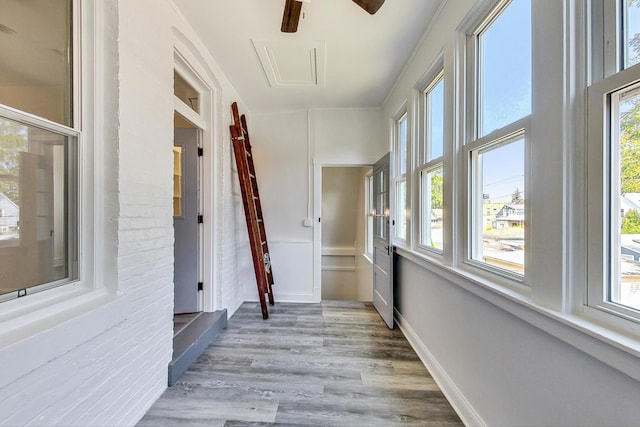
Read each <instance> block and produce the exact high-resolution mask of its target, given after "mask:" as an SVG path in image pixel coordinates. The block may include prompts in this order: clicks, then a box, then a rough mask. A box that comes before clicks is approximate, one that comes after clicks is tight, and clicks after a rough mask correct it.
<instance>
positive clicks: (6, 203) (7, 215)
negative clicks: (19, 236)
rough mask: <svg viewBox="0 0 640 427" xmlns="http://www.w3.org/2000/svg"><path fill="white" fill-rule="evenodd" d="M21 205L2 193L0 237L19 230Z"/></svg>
mask: <svg viewBox="0 0 640 427" xmlns="http://www.w3.org/2000/svg"><path fill="white" fill-rule="evenodd" d="M19 222H20V207H19V206H18V205H16V204H15V203H13V202H12V201H11V199H9V198H8V197H7V196H5V195H4V193H0V239H2V236H3V235H8V234H9V235H11V234H14V233H16V232H17V231H18V224H19Z"/></svg>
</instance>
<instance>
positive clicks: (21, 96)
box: [0, 0, 73, 126]
mask: <svg viewBox="0 0 640 427" xmlns="http://www.w3.org/2000/svg"><path fill="white" fill-rule="evenodd" d="M24 3H25V2H24V0H3V1H2V14H1V16H0V31H1V32H0V58H2V61H0V75H1V76H2V78H1V79H0V104H3V105H7V106H9V107H12V108H15V109H18V110H21V111H24V112H27V113H31V114H34V115H36V116H39V117H43V118H45V119H48V120H51V121H53V122H56V123H60V124H63V125H66V126H72V125H73V119H72V99H73V89H72V83H71V82H72V66H73V64H72V61H71V58H72V57H73V56H72V51H71V50H72V13H71V4H72V0H48V1H38V2H30V3H29V6H28V7H25V4H24Z"/></svg>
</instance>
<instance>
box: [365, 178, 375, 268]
mask: <svg viewBox="0 0 640 427" xmlns="http://www.w3.org/2000/svg"><path fill="white" fill-rule="evenodd" d="M373 200H374V197H373V175H371V176H369V177H367V248H366V250H365V251H366V253H367V254H369V255H371V254H372V253H373V218H374V215H375V206H374V205H373Z"/></svg>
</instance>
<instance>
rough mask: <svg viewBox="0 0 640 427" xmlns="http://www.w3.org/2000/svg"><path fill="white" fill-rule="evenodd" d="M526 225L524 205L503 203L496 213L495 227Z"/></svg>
mask: <svg viewBox="0 0 640 427" xmlns="http://www.w3.org/2000/svg"><path fill="white" fill-rule="evenodd" d="M509 227H524V205H503V206H502V207H501V208H500V210H499V211H498V212H497V213H496V216H495V220H494V221H493V228H509Z"/></svg>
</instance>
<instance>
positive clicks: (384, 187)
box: [373, 154, 393, 329]
mask: <svg viewBox="0 0 640 427" xmlns="http://www.w3.org/2000/svg"><path fill="white" fill-rule="evenodd" d="M389 156H390V155H389V154H387V155H385V156H384V157H383V158H381V159H380V160H378V162H377V163H376V164H375V165H374V166H373V198H374V203H375V205H374V206H375V216H374V220H373V228H374V232H373V305H374V306H375V308H376V310H378V313H380V316H382V318H383V319H384V321H385V322H386V323H387V325H388V326H389V328H390V329H393V251H392V249H391V237H390V236H389Z"/></svg>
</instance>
